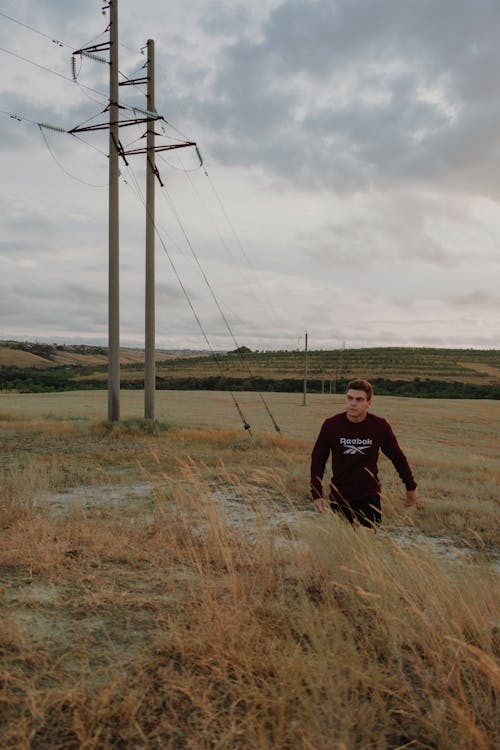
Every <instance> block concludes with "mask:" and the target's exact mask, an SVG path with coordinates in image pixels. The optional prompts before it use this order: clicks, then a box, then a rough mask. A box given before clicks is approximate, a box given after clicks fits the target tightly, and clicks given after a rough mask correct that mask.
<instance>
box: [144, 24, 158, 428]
mask: <svg viewBox="0 0 500 750" xmlns="http://www.w3.org/2000/svg"><path fill="white" fill-rule="evenodd" d="M147 47H148V62H147V66H148V67H147V71H148V76H147V78H148V91H147V107H146V109H147V110H148V112H155V43H154V41H153V39H148V44H147ZM154 126H155V123H154V120H153V121H150V122H148V125H147V134H146V316H145V346H144V419H154V418H155V388H156V363H155V328H156V322H155V177H156V175H155V129H154Z"/></svg>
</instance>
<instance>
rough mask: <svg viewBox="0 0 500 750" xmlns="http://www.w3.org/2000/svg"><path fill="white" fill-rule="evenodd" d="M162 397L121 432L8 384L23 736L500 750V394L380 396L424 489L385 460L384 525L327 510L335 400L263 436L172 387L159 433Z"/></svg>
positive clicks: (10, 522) (283, 406) (136, 400)
mask: <svg viewBox="0 0 500 750" xmlns="http://www.w3.org/2000/svg"><path fill="white" fill-rule="evenodd" d="M141 395H142V394H139V393H137V392H135V391H131V392H129V393H127V394H126V395H125V398H124V402H125V404H124V406H126V409H124V411H126V412H127V414H130V416H129V417H127V419H126V420H124V422H122V423H120V424H115V425H109V424H108V423H106V422H104V421H102V420H94V416H93V415H94V414H95V411H92V410H93V409H94V408H95V404H96V402H97V406H98V408H102V402H103V401H104V400H105V394H103V393H93V394H90V393H88V394H85V393H80V394H75V393H64V394H54V395H45V394H40V395H36V394H35V395H17V394H4V395H2V396H1V397H0V446H1V449H0V482H1V493H0V498H1V499H0V526H1V528H2V545H1V547H0V583H1V586H0V592H1V593H0V607H1V611H0V617H1V619H2V628H1V631H0V659H1V662H2V680H1V692H0V695H1V701H2V711H1V712H0V740H1V741H0V745H1V747H2V748H6V750H9V749H12V750H14V748H15V750H28V748H29V750H55V749H56V748H57V749H58V750H77V749H78V750H79V749H82V748H85V749H86V750H114V749H115V748H122V749H126V748H144V749H146V748H148V749H149V748H152V749H153V748H154V749H155V750H164V749H165V750H170V749H172V750H173V749H175V750H181V749H184V748H185V749H186V750H187V749H188V748H190V749H191V750H195V749H196V750H198V749H199V750H204V749H206V750H208V748H219V750H238V749H241V750H295V748H297V749H304V750H310V749H311V748H314V749H315V750H332V749H335V750H343V749H347V748H349V749H350V748H363V750H364V748H367V750H370V749H371V748H373V750H375V749H376V748H384V749H385V748H387V749H388V750H396V748H402V747H405V746H406V747H411V748H415V749H416V750H424V749H425V750H428V749H431V750H448V748H449V749H450V750H451V749H453V750H472V749H474V750H476V748H479V749H480V750H493V748H494V747H495V729H496V726H495V723H496V706H495V688H498V674H499V672H498V658H499V656H500V638H499V628H498V616H499V610H498V600H497V593H496V592H497V588H496V584H497V583H498V580H497V579H498V572H495V561H498V557H497V556H498V553H499V547H498V536H496V532H495V528H496V526H495V519H496V518H497V513H498V498H497V497H496V492H495V486H494V484H493V477H494V476H495V475H498V472H499V470H500V466H499V459H498V451H497V450H496V439H497V438H498V424H499V419H498V417H499V414H498V409H499V407H498V404H497V403H496V402H479V401H464V402H461V407H460V409H459V410H458V409H457V408H456V406H455V404H454V402H452V401H444V400H443V401H439V402H432V401H429V400H425V399H423V400H413V399H406V400H404V401H403V400H401V399H398V398H384V397H381V398H380V399H379V400H377V402H376V407H377V409H376V411H377V413H381V414H384V415H387V416H388V417H389V418H390V419H391V423H392V424H393V426H394V427H395V430H396V432H397V433H398V435H399V437H400V439H401V442H402V444H403V445H404V446H405V449H406V450H407V453H408V456H409V458H410V461H411V463H412V464H413V466H414V468H415V472H416V475H417V478H418V480H419V492H420V498H421V499H420V502H419V504H418V505H417V507H416V508H414V509H404V507H403V506H402V505H401V497H402V492H401V487H400V483H399V479H398V478H397V476H395V472H394V471H393V469H392V467H390V466H389V465H388V463H387V462H386V461H385V460H382V462H381V473H382V479H383V485H384V488H385V493H384V497H383V507H384V525H383V528H382V530H381V531H380V533H378V534H376V535H372V534H370V533H365V534H363V535H362V534H361V533H360V532H358V531H354V530H352V529H351V528H350V527H348V526H346V525H344V523H342V522H341V521H340V520H339V519H338V518H336V517H333V516H327V517H324V516H314V515H313V514H312V513H311V512H310V502H309V500H308V489H307V471H308V456H309V452H310V448H311V444H312V440H313V439H314V436H315V434H316V432H317V430H318V428H319V424H320V422H321V419H322V417H323V416H325V402H324V398H322V397H321V396H320V395H318V396H311V399H310V403H309V405H308V408H307V409H304V408H303V407H302V406H301V404H300V399H299V398H297V397H295V396H293V394H277V393H271V394H269V404H270V406H271V408H272V410H273V412H274V413H275V414H276V416H277V418H278V421H279V422H280V424H281V425H282V435H273V436H271V435H269V434H266V433H264V432H263V431H261V430H259V429H257V428H255V429H254V430H253V437H250V436H249V435H248V433H245V432H243V431H241V430H239V431H236V430H232V429H227V424H228V417H229V413H230V411H229V410H230V409H231V400H230V399H229V398H228V397H227V394H223V393H219V394H218V393H211V394H210V393H199V392H197V393H192V394H189V393H179V394H176V396H175V399H172V398H169V394H168V393H166V392H162V393H160V394H158V412H159V414H161V422H160V423H159V424H158V429H154V430H149V431H148V425H146V424H145V423H143V422H142V421H141V420H140V419H139V418H137V417H136V416H135V415H136V414H137V413H140V410H141V405H142V404H141V398H140V396H141ZM331 398H332V400H333V401H334V408H335V407H336V405H337V402H338V401H339V398H340V397H334V396H333V397H331ZM68 404H72V405H73V406H72V409H73V411H71V410H69V411H67V413H66V416H65V418H62V410H63V409H66V410H68V409H69V406H68ZM242 406H243V408H244V409H245V411H247V412H248V413H249V415H250V416H251V421H252V424H254V421H255V423H256V424H259V423H258V421H257V420H254V417H255V411H256V408H257V407H256V400H255V398H253V400H252V397H251V394H246V395H244V396H242ZM50 409H52V411H50ZM59 409H61V411H58V410H59ZM84 414H92V416H91V417H90V418H84V417H83V416H82V415H84ZM42 415H44V416H42ZM203 425H205V426H203ZM224 425H226V429H222V428H223V427H224Z"/></svg>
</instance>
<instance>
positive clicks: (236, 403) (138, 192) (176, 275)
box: [128, 166, 252, 435]
mask: <svg viewBox="0 0 500 750" xmlns="http://www.w3.org/2000/svg"><path fill="white" fill-rule="evenodd" d="M128 171H129V172H130V174H131V176H132V180H133V183H134V186H135V191H136V195H137V196H138V197H139V200H140V201H141V203H142V204H143V206H144V207H145V208H146V210H147V206H146V202H145V200H144V196H143V194H142V191H141V188H140V186H139V184H138V182H137V179H136V177H135V174H134V172H133V170H132V169H131V167H130V166H129V167H128ZM153 224H154V227H155V234H156V236H157V237H158V240H159V241H160V244H161V246H162V249H163V251H164V253H165V255H166V256H167V258H168V261H169V263H170V266H171V268H172V270H173V272H174V275H175V278H176V279H177V282H178V284H179V286H180V288H181V290H182V293H183V294H184V297H185V299H186V302H187V303H188V305H189V307H190V309H191V312H192V313H193V316H194V318H195V320H196V323H197V325H198V328H199V329H200V331H201V334H202V336H203V338H204V340H205V343H206V344H207V346H208V349H209V351H210V353H211V355H212V357H213V359H214V361H215V363H216V364H217V366H218V368H219V372H220V374H221V375H222V376H223V375H224V370H223V368H222V365H221V363H220V360H219V358H218V357H217V354H216V352H215V350H214V348H213V347H212V344H211V343H210V339H209V338H208V335H207V333H206V331H205V329H204V327H203V324H202V322H201V318H200V316H199V314H198V312H197V311H196V309H195V307H194V304H193V302H192V301H191V298H190V296H189V293H188V291H187V289H186V287H185V285H184V283H183V281H182V279H181V277H180V275H179V272H178V270H177V267H176V265H175V263H174V261H173V259H172V256H171V255H170V253H169V251H168V248H167V246H166V244H165V242H164V240H163V237H162V236H161V234H160V232H159V230H158V226H157V224H156V221H155V219H154V217H153ZM229 393H230V394H231V399H232V401H233V404H234V406H235V408H236V410H237V412H238V414H239V416H240V419H241V421H242V423H243V427H244V429H245V430H246V431H248V434H249V435H252V431H251V427H250V424H249V423H248V422H247V420H246V418H245V415H244V414H243V411H242V409H241V407H240V405H239V403H238V401H237V399H236V396H235V395H234V393H233V392H232V391H229Z"/></svg>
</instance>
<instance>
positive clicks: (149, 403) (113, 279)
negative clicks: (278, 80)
mask: <svg viewBox="0 0 500 750" xmlns="http://www.w3.org/2000/svg"><path fill="white" fill-rule="evenodd" d="M107 7H108V8H109V12H110V23H109V41H108V42H104V43H102V44H98V45H92V46H90V47H85V48H82V49H79V50H75V52H73V60H74V59H75V56H76V55H80V56H85V57H90V58H94V59H97V60H99V61H100V62H103V59H102V58H101V57H99V56H98V55H100V53H102V52H106V51H108V52H109V104H108V110H109V120H108V122H105V123H98V124H94V125H89V126H81V127H75V128H73V129H72V130H70V131H69V132H70V133H82V132H88V131H97V130H109V202H108V210H109V223H108V243H109V261H108V269H109V271H108V420H109V421H110V422H116V421H118V420H119V419H120V262H119V258H120V238H119V176H120V171H119V160H120V158H122V159H123V160H124V162H125V164H126V165H128V162H127V159H126V157H127V156H128V155H135V154H146V159H147V172H146V175H147V177H146V304H145V310H146V323H145V378H144V389H145V404H144V417H145V419H154V391H155V380H156V378H155V363H154V356H155V301H154V286H155V284H154V235H155V205H154V203H155V202H154V184H155V183H154V180H155V176H156V178H157V179H158V180H159V182H160V184H161V185H163V183H162V181H161V178H160V175H159V172H158V169H157V168H156V166H155V160H154V154H155V152H156V151H167V150H170V149H174V148H186V147H187V146H194V147H195V148H196V150H197V153H198V154H199V152H198V148H197V145H196V143H194V142H191V141H189V142H188V141H186V142H182V143H175V144H164V145H162V146H156V145H155V132H154V125H153V124H152V123H154V122H155V121H156V120H161V119H163V118H162V117H161V116H160V115H158V114H157V112H156V108H155V96H154V42H153V40H151V39H150V40H148V62H147V76H145V77H143V78H136V79H128V78H127V79H126V80H124V81H119V71H118V0H109V2H108V6H107ZM104 62H106V60H104ZM137 84H147V105H146V110H141V109H140V108H139V107H137V108H135V111H137V112H141V113H142V114H143V115H144V116H143V117H133V118H130V119H120V103H119V87H120V86H129V85H137ZM140 124H146V127H147V134H146V136H147V141H146V147H145V148H137V149H131V150H129V151H125V150H124V148H123V146H122V144H121V142H120V137H119V132H120V128H122V127H127V126H131V125H140ZM200 160H201V159H200Z"/></svg>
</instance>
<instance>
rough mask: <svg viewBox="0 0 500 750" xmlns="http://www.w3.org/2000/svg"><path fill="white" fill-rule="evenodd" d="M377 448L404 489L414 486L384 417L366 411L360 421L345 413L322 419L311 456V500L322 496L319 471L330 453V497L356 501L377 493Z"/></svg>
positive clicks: (405, 462) (411, 476)
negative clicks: (364, 416)
mask: <svg viewBox="0 0 500 750" xmlns="http://www.w3.org/2000/svg"><path fill="white" fill-rule="evenodd" d="M379 450H381V451H382V452H383V453H384V454H385V455H386V456H387V457H388V458H389V459H390V460H391V461H392V463H393V464H394V468H395V469H396V471H397V472H398V474H399V476H400V477H401V480H402V481H403V484H404V485H405V486H406V489H407V490H414V489H416V487H417V485H416V482H415V480H414V478H413V474H412V472H411V469H410V466H409V464H408V461H407V460H406V456H405V455H404V453H403V451H402V450H401V448H400V447H399V444H398V441H397V440H396V436H395V434H394V432H393V431H392V428H391V426H390V424H389V422H387V420H385V419H382V417H377V416H376V415H375V414H370V413H368V414H367V415H366V419H364V420H363V422H350V421H349V420H348V419H347V415H346V413H345V412H342V413H341V414H336V415H335V416H334V417H330V418H329V419H327V420H325V422H323V426H322V427H321V430H320V433H319V435H318V439H317V440H316V444H315V446H314V448H313V452H312V456H311V491H312V496H313V499H316V498H318V497H322V494H323V488H322V480H323V474H324V472H325V466H326V462H327V461H328V457H329V455H330V453H331V455H332V481H331V485H330V499H331V500H338V499H342V498H343V499H345V500H348V501H349V500H360V499H361V498H365V497H374V496H375V495H379V494H380V483H379V481H378V473H377V459H378V455H379Z"/></svg>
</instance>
